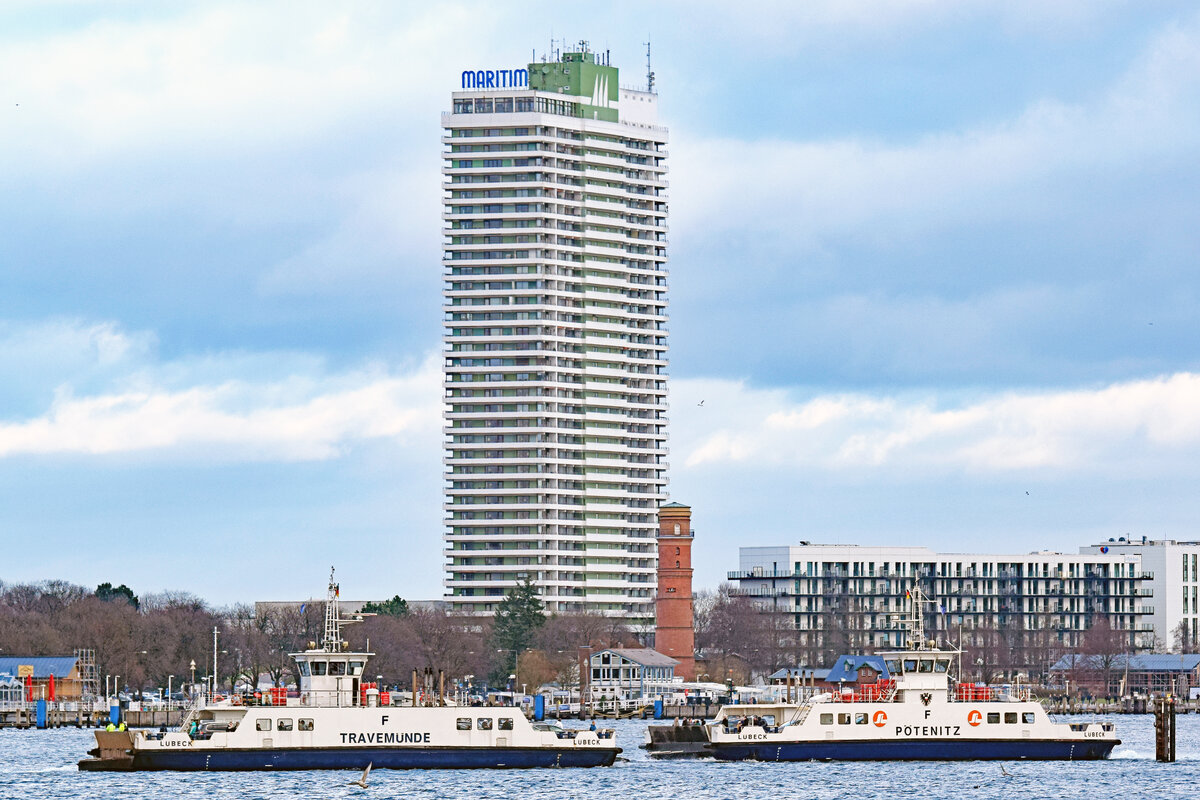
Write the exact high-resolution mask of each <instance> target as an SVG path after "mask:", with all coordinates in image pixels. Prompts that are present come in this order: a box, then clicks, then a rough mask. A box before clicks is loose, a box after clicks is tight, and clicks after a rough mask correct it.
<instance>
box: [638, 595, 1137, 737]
mask: <svg viewBox="0 0 1200 800" xmlns="http://www.w3.org/2000/svg"><path fill="white" fill-rule="evenodd" d="M925 602H928V601H926V600H924V598H922V597H921V596H920V594H919V593H913V595H912V596H911V597H910V609H911V610H910V612H909V613H908V614H907V615H906V616H905V618H904V619H905V622H906V625H905V627H906V628H907V630H908V635H907V637H906V644H907V647H905V648H904V649H900V650H895V651H891V652H884V653H881V654H880V655H882V656H883V659H884V662H885V664H886V665H887V669H888V673H889V674H890V677H888V678H887V679H882V680H879V681H878V682H877V683H876V684H874V685H868V686H865V687H859V689H858V691H855V692H834V693H826V694H819V695H816V696H814V697H813V698H811V699H810V700H808V701H806V702H803V703H788V702H785V703H775V704H758V705H727V706H723V707H722V708H721V710H720V711H719V712H718V713H717V715H716V717H715V718H714V720H713V721H712V723H710V724H709V725H707V726H705V728H704V731H705V737H704V738H705V739H706V742H705V744H704V745H703V746H702V747H696V745H695V743H691V744H687V745H684V744H683V743H681V746H679V747H674V746H673V743H672V740H673V739H674V738H687V737H673V736H672V735H671V734H669V733H667V732H665V731H666V730H669V729H663V728H659V729H658V733H657V735H656V734H655V732H654V731H651V733H650V734H649V736H648V739H649V742H648V744H647V749H648V750H650V751H652V752H654V751H658V752H661V753H664V754H671V753H672V751H690V752H697V751H699V752H700V753H702V754H705V755H711V756H713V757H715V758H718V759H721V760H743V759H757V760H761V761H808V760H858V761H887V760H935V761H947V760H975V759H993V760H1016V759H1031V760H1064V761H1072V760H1095V759H1103V758H1107V757H1108V756H1109V754H1110V753H1111V752H1112V750H1113V748H1114V747H1116V746H1117V745H1118V744H1120V740H1119V739H1118V738H1117V736H1116V732H1115V729H1114V726H1113V725H1112V724H1111V723H1108V722H1102V723H1097V722H1070V723H1060V722H1055V721H1053V720H1051V719H1050V717H1049V716H1048V715H1047V714H1046V711H1045V709H1043V708H1042V706H1041V704H1039V703H1038V702H1036V701H1034V700H1032V699H1031V698H1030V694H1029V691H1028V689H1026V688H1022V687H1019V686H1017V687H1009V688H1002V689H993V688H990V687H980V686H975V685H973V684H968V683H963V682H959V681H956V680H955V679H954V678H953V673H954V671H955V665H956V663H957V662H958V661H959V659H960V658H961V652H960V651H959V650H958V649H957V648H951V647H939V646H938V643H937V642H936V641H932V642H930V641H927V640H926V639H925V638H924V635H923V633H922V631H923V627H924V626H923V616H922V604H923V603H925ZM688 737H691V738H695V734H694V732H693V731H688ZM656 739H657V740H658V741H657V742H656V741H655V740H656Z"/></svg>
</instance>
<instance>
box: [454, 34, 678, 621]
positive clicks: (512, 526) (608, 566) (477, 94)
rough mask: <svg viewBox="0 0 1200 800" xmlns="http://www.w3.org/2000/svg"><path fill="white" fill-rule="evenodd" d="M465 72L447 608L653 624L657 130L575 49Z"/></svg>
mask: <svg viewBox="0 0 1200 800" xmlns="http://www.w3.org/2000/svg"><path fill="white" fill-rule="evenodd" d="M579 50H580V51H579V52H573V53H563V54H562V55H561V56H556V57H554V58H552V59H550V60H549V61H548V62H543V63H533V64H529V65H528V68H527V69H502V70H478V71H476V70H471V71H468V72H464V73H463V74H462V90H461V91H456V92H454V93H453V107H452V110H451V111H450V112H449V113H445V114H443V115H442V127H443V128H444V129H445V136H444V138H443V139H442V143H443V145H444V147H443V151H444V162H443V169H442V172H443V174H444V176H445V180H444V183H443V189H444V190H445V191H444V197H445V199H444V203H445V205H444V209H443V219H444V220H445V224H444V234H445V239H444V244H443V255H442V266H443V270H444V274H445V290H444V297H445V309H444V310H445V357H446V361H445V374H444V387H445V401H446V409H445V415H446V428H445V435H446V437H445V442H446V451H445V466H446V503H445V511H446V531H445V539H446V551H445V554H446V557H447V562H446V575H445V579H444V584H445V587H446V599H447V601H448V602H449V603H450V606H451V608H452V609H453V610H455V611H463V612H478V613H485V614H486V613H490V612H492V611H494V610H495V608H496V606H497V604H498V603H499V602H500V600H501V599H502V598H503V596H504V595H505V594H506V593H507V592H509V591H511V590H512V589H513V588H514V587H515V586H517V585H518V584H519V583H520V582H521V581H523V580H524V579H525V578H526V577H528V578H529V579H530V580H531V581H533V582H534V584H535V585H536V586H537V587H538V590H539V592H540V596H541V598H542V600H543V601H544V602H545V604H546V606H547V608H548V610H550V611H552V612H553V611H557V612H579V611H589V612H599V613H603V614H605V615H608V616H617V617H624V618H627V619H628V620H629V624H630V625H631V626H632V627H634V629H635V630H640V631H649V630H651V629H652V626H653V621H654V595H655V569H656V566H657V563H656V562H657V551H656V546H655V536H656V532H657V529H658V522H657V510H658V507H659V505H660V504H661V502H662V501H663V500H664V499H665V496H666V468H667V463H666V459H667V449H666V443H667V419H666V412H667V404H666V396H667V383H666V381H667V375H666V372H667V269H666V260H667V255H666V248H667V180H666V177H667V166H666V158H667V151H666V142H667V131H666V129H665V128H662V127H660V126H659V125H657V124H656V119H657V113H656V107H657V100H658V98H657V95H656V94H655V93H654V92H653V91H652V89H653V87H652V86H650V87H647V88H648V89H649V91H635V90H631V89H625V88H622V87H620V85H619V84H618V74H617V68H616V67H613V66H611V65H610V64H609V63H608V62H607V59H606V58H604V57H598V56H597V55H596V54H593V53H591V52H588V51H587V48H586V47H581V48H579Z"/></svg>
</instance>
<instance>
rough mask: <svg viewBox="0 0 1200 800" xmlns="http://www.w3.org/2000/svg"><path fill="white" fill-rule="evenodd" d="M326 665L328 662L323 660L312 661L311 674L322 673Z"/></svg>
mask: <svg viewBox="0 0 1200 800" xmlns="http://www.w3.org/2000/svg"><path fill="white" fill-rule="evenodd" d="M327 667H328V664H326V663H325V662H324V661H314V662H312V673H313V675H324V674H325V670H326V668H327Z"/></svg>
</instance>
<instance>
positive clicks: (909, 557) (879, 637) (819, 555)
mask: <svg viewBox="0 0 1200 800" xmlns="http://www.w3.org/2000/svg"><path fill="white" fill-rule="evenodd" d="M1085 549H1087V548H1085ZM740 560H741V563H740V569H739V570H737V571H736V572H730V573H729V578H730V580H732V581H735V582H736V583H737V588H736V590H735V591H736V592H737V593H738V594H742V595H747V596H749V597H752V598H754V599H755V602H756V604H757V605H759V607H760V608H762V609H763V610H766V611H771V612H776V613H778V614H779V615H781V616H780V617H779V618H777V619H780V620H781V621H782V622H783V627H785V628H787V629H790V630H791V631H793V632H794V636H795V637H796V646H797V649H798V651H799V652H803V653H806V654H808V655H809V657H810V658H811V659H812V660H811V661H810V662H809V663H810V664H811V663H816V662H817V661H819V660H820V659H821V658H822V657H828V656H829V655H830V654H834V655H836V654H837V653H838V652H863V651H872V650H876V649H879V648H884V647H890V646H895V645H899V644H901V639H900V636H901V632H900V630H899V626H898V625H897V618H898V615H899V614H901V613H902V612H903V608H904V602H905V593H906V592H908V591H911V590H913V589H915V588H920V589H921V591H922V592H923V593H924V594H925V595H926V596H927V597H929V598H930V599H931V601H932V602H931V604H930V607H929V608H927V609H926V613H927V617H926V625H927V627H928V628H929V631H928V633H929V634H930V635H933V636H936V637H938V638H941V639H943V640H947V641H951V642H955V643H959V644H961V645H963V646H964V647H968V648H973V649H974V650H975V651H977V652H978V653H979V654H980V655H979V657H980V658H981V659H982V658H985V657H991V658H995V659H996V661H997V662H998V663H1002V662H1003V661H1005V660H1008V661H1009V662H1010V663H1011V664H1013V665H1021V666H1025V667H1028V666H1029V665H1041V667H1042V668H1046V667H1048V665H1049V664H1050V663H1053V661H1054V660H1055V659H1057V657H1058V655H1057V654H1058V653H1060V652H1061V651H1063V650H1064V649H1072V648H1078V647H1080V646H1082V645H1083V644H1084V637H1085V636H1086V634H1087V632H1088V631H1089V630H1090V629H1092V628H1094V627H1097V626H1100V625H1104V626H1106V627H1107V629H1108V630H1109V631H1110V639H1109V641H1110V642H1111V646H1112V647H1114V648H1116V649H1118V650H1120V652H1131V651H1136V650H1142V649H1149V648H1151V647H1153V646H1154V638H1155V629H1154V625H1153V623H1152V619H1153V615H1154V611H1155V610H1154V608H1153V607H1152V606H1149V605H1148V604H1147V602H1148V601H1147V598H1149V597H1151V596H1153V595H1154V575H1153V574H1151V573H1150V572H1148V571H1147V570H1146V569H1145V567H1144V563H1143V559H1142V557H1141V556H1140V555H1138V554H1137V553H1132V552H1116V551H1109V552H1095V553H1090V552H1088V553H1081V554H1077V555H1071V554H1064V553H1051V552H1039V553H1028V554H1024V555H973V554H971V555H968V554H960V553H936V552H934V551H932V550H930V549H928V548H925V547H859V546H855V545H821V544H808V543H801V544H800V545H796V546H785V547H743V548H741V551H740ZM984 651H991V655H990V656H989V655H988V654H987V653H985V652H984Z"/></svg>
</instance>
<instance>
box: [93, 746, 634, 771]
mask: <svg viewBox="0 0 1200 800" xmlns="http://www.w3.org/2000/svg"><path fill="white" fill-rule="evenodd" d="M620 752H621V750H620V748H605V749H599V748H584V747H580V748H562V749H552V748H542V747H530V748H519V747H514V748H507V749H503V750H501V749H496V748H460V747H453V748H450V747H447V748H438V747H427V748H415V747H379V748H370V747H356V748H348V747H338V748H328V749H294V750H284V749H274V750H268V749H262V748H257V749H241V750H237V749H222V750H201V749H196V750H185V751H159V752H148V751H145V750H141V751H136V752H135V753H134V756H133V764H132V766H131V767H125V769H132V770H178V771H219V772H238V771H249V770H253V771H264V770H281V771H288V770H311V769H364V768H366V766H367V764H371V765H373V768H374V769H504V768H513V769H521V768H531V767H608V766H612V764H613V762H614V761H616V758H617V754H618V753H620ZM81 766H82V765H81Z"/></svg>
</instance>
